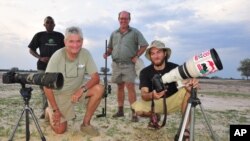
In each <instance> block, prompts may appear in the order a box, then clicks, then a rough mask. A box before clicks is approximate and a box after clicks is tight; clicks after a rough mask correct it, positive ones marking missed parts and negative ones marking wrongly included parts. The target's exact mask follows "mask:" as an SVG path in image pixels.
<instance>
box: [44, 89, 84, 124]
mask: <svg viewBox="0 0 250 141" xmlns="http://www.w3.org/2000/svg"><path fill="white" fill-rule="evenodd" d="M84 95H86V93H84ZM55 99H56V103H57V106H58V108H59V110H60V112H61V113H62V115H63V117H61V119H60V122H61V123H62V122H65V121H68V120H71V119H73V118H75V117H76V114H75V110H74V106H75V105H76V104H82V106H84V105H83V104H84V103H87V102H84V101H86V100H88V99H86V98H85V97H84V96H82V97H81V98H80V99H79V102H78V103H72V102H71V95H62V94H61V95H55ZM48 103H49V102H48ZM49 112H51V113H53V110H52V107H51V105H50V103H49Z"/></svg>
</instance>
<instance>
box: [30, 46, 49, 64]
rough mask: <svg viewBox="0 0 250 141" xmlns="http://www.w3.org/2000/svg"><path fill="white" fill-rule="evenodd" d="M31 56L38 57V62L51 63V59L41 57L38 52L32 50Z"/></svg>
mask: <svg viewBox="0 0 250 141" xmlns="http://www.w3.org/2000/svg"><path fill="white" fill-rule="evenodd" d="M29 52H30V54H31V55H33V56H34V57H36V58H37V59H38V60H40V61H42V62H45V63H46V62H48V61H49V57H41V56H40V55H39V54H38V53H37V52H36V51H33V50H32V49H30V51H29Z"/></svg>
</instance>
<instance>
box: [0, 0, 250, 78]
mask: <svg viewBox="0 0 250 141" xmlns="http://www.w3.org/2000/svg"><path fill="white" fill-rule="evenodd" d="M249 7H250V1H249V0H209V1H208V0H126V1H125V0H71V1H69V0H42V1H41V0H22V1H21V0H1V1H0V17H1V18H0V60H1V61H0V69H10V68H12V67H18V68H19V69H24V70H30V69H32V70H36V61H37V60H36V58H34V57H33V56H31V55H30V54H29V49H28V47H27V46H28V44H29V43H30V41H31V39H32V37H33V36H34V34H35V33H37V32H39V31H44V30H45V28H44V26H43V20H44V18H45V17H46V16H52V17H53V18H54V19H55V23H56V26H55V31H59V32H62V33H63V34H64V32H65V29H66V28H67V27H69V26H79V27H80V28H81V29H82V31H83V34H84V38H85V39H84V45H83V47H84V48H87V49H88V50H89V51H90V53H91V54H92V56H93V58H94V61H95V62H96V64H97V66H98V69H100V68H101V67H104V65H105V60H104V59H103V57H102V55H103V53H104V51H105V40H109V36H110V34H111V32H113V31H114V30H115V29H117V28H118V27H119V23H118V13H119V12H120V11H123V10H126V11H129V12H130V13H131V21H130V26H132V27H135V28H137V29H138V30H140V31H141V32H142V34H143V35H144V37H145V39H146V40H147V41H148V43H151V42H152V41H153V40H156V39H157V40H161V41H162V42H164V43H165V44H166V46H168V47H169V48H171V50H172V54H171V57H170V59H169V61H171V62H175V63H177V64H180V65H181V64H183V63H184V62H186V61H188V60H189V59H190V58H192V57H193V56H194V55H196V54H199V53H201V52H203V51H207V50H210V49H212V48H214V49H215V50H216V51H217V53H218V55H219V57H220V60H221V62H222V64H223V70H221V71H218V72H216V73H214V74H210V75H209V76H210V77H212V76H218V77H222V78H242V76H241V73H240V72H239V71H237V68H238V67H239V66H240V61H241V60H243V59H246V58H250V16H249V13H250V9H249ZM141 58H142V59H143V61H144V64H145V66H147V65H149V64H150V62H149V61H148V60H147V59H146V58H145V57H144V55H143V56H142V57H141ZM108 67H109V68H110V67H111V58H110V57H109V58H108Z"/></svg>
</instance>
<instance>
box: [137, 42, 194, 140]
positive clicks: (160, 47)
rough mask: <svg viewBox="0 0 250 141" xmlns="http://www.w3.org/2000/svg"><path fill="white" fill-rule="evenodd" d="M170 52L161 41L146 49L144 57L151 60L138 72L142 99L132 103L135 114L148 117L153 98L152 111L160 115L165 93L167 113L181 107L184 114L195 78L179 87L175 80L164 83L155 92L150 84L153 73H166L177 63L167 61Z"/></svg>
mask: <svg viewBox="0 0 250 141" xmlns="http://www.w3.org/2000/svg"><path fill="white" fill-rule="evenodd" d="M170 54H171V49H170V48H166V47H165V44H164V43H162V42H161V41H157V40H155V41H153V42H152V43H151V45H150V46H149V47H148V48H147V50H146V54H145V56H146V58H147V59H149V60H150V61H151V63H152V64H151V65H149V66H147V67H146V68H144V69H143V70H142V71H141V72H140V89H141V97H142V100H140V101H136V102H134V103H133V104H132V108H133V109H134V110H135V112H136V114H137V115H139V116H143V117H150V116H151V114H152V111H151V100H152V98H153V99H154V103H155V106H154V107H155V109H154V112H155V113H156V114H157V115H158V117H160V114H162V113H163V109H164V108H163V96H164V95H166V97H167V98H166V103H167V114H170V113H172V112H175V111H178V110H179V109H181V112H182V115H183V116H184V114H185V110H186V107H187V103H188V99H189V97H190V91H191V87H194V88H196V87H198V80H197V79H189V80H184V82H183V83H184V86H185V87H182V88H180V89H178V88H177V85H176V82H172V83H168V84H165V88H166V90H165V91H162V92H159V93H157V92H156V91H155V90H154V89H155V88H154V86H153V84H152V78H153V76H154V75H155V74H160V75H164V74H165V73H168V72H169V71H171V70H172V69H174V68H175V67H177V66H178V65H177V64H174V63H171V62H168V59H169V57H170ZM188 126H189V123H187V125H186V130H185V134H184V135H185V136H186V137H188V136H189V131H188V129H187V128H188Z"/></svg>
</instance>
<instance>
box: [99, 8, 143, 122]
mask: <svg viewBox="0 0 250 141" xmlns="http://www.w3.org/2000/svg"><path fill="white" fill-rule="evenodd" d="M130 20H131V17H130V13H129V12H127V11H121V12H120V13H119V15H118V21H119V23H120V28H119V29H117V30H115V31H114V32H113V33H112V34H111V36H110V40H109V43H108V50H107V52H105V53H104V55H103V57H104V58H107V57H108V56H109V55H112V60H113V62H112V71H113V72H112V78H111V79H112V82H114V83H116V84H117V102H118V112H117V113H115V114H114V115H113V117H114V118H117V117H123V116H124V111H123V106H124V99H125V92H124V88H125V87H126V88H127V90H128V100H129V103H130V105H131V104H132V103H134V102H135V101H136V92H135V84H134V82H135V78H136V71H135V63H136V61H137V59H138V58H139V57H140V56H141V55H142V54H143V53H144V51H145V50H146V47H147V46H148V43H147V41H146V40H145V38H144V37H143V35H142V33H141V32H140V31H139V30H137V29H135V28H133V27H130V26H129V22H130ZM137 121H138V117H137V116H136V114H135V113H134V111H133V110H132V122H137Z"/></svg>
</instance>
